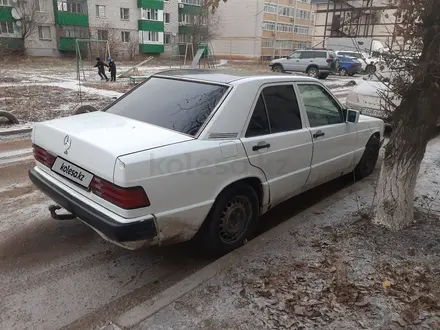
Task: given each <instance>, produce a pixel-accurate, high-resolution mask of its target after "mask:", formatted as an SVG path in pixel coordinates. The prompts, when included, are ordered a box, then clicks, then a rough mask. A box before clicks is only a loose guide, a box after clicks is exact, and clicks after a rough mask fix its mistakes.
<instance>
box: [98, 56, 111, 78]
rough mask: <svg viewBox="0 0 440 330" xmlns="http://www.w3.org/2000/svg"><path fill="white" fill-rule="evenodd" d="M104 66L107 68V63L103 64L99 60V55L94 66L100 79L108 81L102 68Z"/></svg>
mask: <svg viewBox="0 0 440 330" xmlns="http://www.w3.org/2000/svg"><path fill="white" fill-rule="evenodd" d="M105 66H106V67H107V68H108V65H107V64H105V63H104V62H103V61H101V59H100V58H99V57H97V58H96V64H95V68H98V74H99V76H100V77H101V80H104V79H105V80H106V81H108V78H107V76H106V74H105V70H104V67H105Z"/></svg>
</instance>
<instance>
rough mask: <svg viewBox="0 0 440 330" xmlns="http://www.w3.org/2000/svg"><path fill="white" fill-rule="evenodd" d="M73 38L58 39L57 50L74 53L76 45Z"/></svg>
mask: <svg viewBox="0 0 440 330" xmlns="http://www.w3.org/2000/svg"><path fill="white" fill-rule="evenodd" d="M76 39H77V38H74V37H60V39H59V42H58V50H61V51H64V52H74V51H76V43H75V40H76Z"/></svg>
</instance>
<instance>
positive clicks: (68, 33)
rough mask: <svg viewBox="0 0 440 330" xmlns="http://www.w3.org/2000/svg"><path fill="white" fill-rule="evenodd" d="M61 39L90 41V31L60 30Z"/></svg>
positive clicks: (77, 28)
mask: <svg viewBox="0 0 440 330" xmlns="http://www.w3.org/2000/svg"><path fill="white" fill-rule="evenodd" d="M60 37H71V38H82V39H88V38H89V37H90V35H89V29H88V28H79V27H75V28H73V29H61V30H60Z"/></svg>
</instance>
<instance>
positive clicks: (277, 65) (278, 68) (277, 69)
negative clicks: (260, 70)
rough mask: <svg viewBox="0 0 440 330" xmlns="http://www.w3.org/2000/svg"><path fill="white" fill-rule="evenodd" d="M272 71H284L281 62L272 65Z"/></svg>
mask: <svg viewBox="0 0 440 330" xmlns="http://www.w3.org/2000/svg"><path fill="white" fill-rule="evenodd" d="M272 71H273V72H284V69H283V67H282V66H281V65H280V64H275V65H274V66H273V67H272Z"/></svg>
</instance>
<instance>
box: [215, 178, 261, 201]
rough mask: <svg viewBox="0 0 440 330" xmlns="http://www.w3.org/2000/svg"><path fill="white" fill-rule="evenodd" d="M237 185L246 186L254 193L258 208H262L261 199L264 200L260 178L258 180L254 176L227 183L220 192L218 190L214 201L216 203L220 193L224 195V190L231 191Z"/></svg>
mask: <svg viewBox="0 0 440 330" xmlns="http://www.w3.org/2000/svg"><path fill="white" fill-rule="evenodd" d="M238 185H248V186H250V187H251V188H252V189H253V190H254V191H255V193H256V194H257V196H258V203H259V206H260V207H261V206H262V204H263V199H264V192H263V183H262V182H261V180H260V178H258V177H256V176H251V177H247V178H243V179H239V180H237V181H234V182H231V183H229V184H228V185H226V186H225V187H223V189H222V190H220V192H219V193H218V194H217V197H216V198H215V200H216V201H217V200H218V198H219V196H220V195H221V194H222V193H224V192H225V191H226V190H228V189H232V188H233V187H234V186H238Z"/></svg>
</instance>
